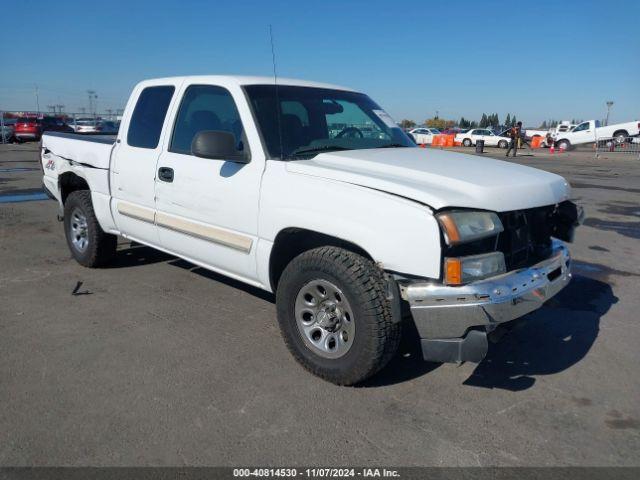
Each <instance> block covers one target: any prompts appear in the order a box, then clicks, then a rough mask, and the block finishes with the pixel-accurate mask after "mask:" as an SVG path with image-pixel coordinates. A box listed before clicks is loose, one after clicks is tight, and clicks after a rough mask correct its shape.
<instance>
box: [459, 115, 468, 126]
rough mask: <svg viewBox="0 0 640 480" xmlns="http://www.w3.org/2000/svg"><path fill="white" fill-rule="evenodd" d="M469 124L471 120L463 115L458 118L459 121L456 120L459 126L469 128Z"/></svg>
mask: <svg viewBox="0 0 640 480" xmlns="http://www.w3.org/2000/svg"><path fill="white" fill-rule="evenodd" d="M470 125H471V122H470V121H469V120H467V119H466V118H464V117H462V118H460V121H459V122H458V126H459V127H460V128H469V126H470Z"/></svg>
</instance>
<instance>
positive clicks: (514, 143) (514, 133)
mask: <svg viewBox="0 0 640 480" xmlns="http://www.w3.org/2000/svg"><path fill="white" fill-rule="evenodd" d="M521 125H522V122H518V124H517V125H514V126H513V127H511V130H509V138H510V139H511V141H510V142H509V149H508V150H507V155H506V156H507V157H508V156H509V152H511V150H513V156H514V157H515V156H516V153H518V140H520V126H521Z"/></svg>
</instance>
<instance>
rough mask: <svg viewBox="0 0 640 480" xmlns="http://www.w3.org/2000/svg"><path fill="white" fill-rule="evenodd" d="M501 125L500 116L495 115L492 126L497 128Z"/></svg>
mask: <svg viewBox="0 0 640 480" xmlns="http://www.w3.org/2000/svg"><path fill="white" fill-rule="evenodd" d="M499 125H500V119H499V118H498V114H497V113H494V114H493V118H492V121H491V126H492V127H496V128H497V127H498V126H499Z"/></svg>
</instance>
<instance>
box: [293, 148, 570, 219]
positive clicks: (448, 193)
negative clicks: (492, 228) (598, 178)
mask: <svg viewBox="0 0 640 480" xmlns="http://www.w3.org/2000/svg"><path fill="white" fill-rule="evenodd" d="M286 168H287V170H288V171H289V172H292V173H298V174H303V175H312V176H317V177H321V178H327V179H330V180H337V181H340V182H346V183H351V184H354V185H360V186H363V187H368V188H373V189H376V190H381V191H383V192H387V193H391V194H394V195H399V196H402V197H406V198H409V199H412V200H415V201H417V202H420V203H423V204H426V205H429V206H430V207H432V208H433V209H435V210H439V209H441V208H444V207H467V208H477V209H482V210H492V211H495V212H504V211H509V210H520V209H525V208H533V207H540V206H544V205H553V204H555V203H559V202H562V201H564V200H567V199H568V198H569V193H570V187H569V184H568V183H567V181H566V180H565V179H564V178H562V177H561V176H559V175H556V174H554V173H549V172H545V171H543V170H538V169H536V168H531V167H526V166H523V165H517V164H515V163H509V162H503V161H501V160H494V159H492V158H486V157H480V156H476V155H467V154H465V153H456V152H448V151H445V150H435V149H423V148H379V149H369V150H348V151H344V152H332V153H322V154H319V155H317V156H315V157H314V158H312V159H310V160H294V161H290V162H287V167H286Z"/></svg>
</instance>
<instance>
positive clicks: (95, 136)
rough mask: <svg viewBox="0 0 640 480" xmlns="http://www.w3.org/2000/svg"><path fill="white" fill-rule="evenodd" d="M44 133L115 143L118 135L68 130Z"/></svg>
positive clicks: (74, 138) (95, 141) (51, 135)
mask: <svg viewBox="0 0 640 480" xmlns="http://www.w3.org/2000/svg"><path fill="white" fill-rule="evenodd" d="M44 135H47V136H50V137H61V138H71V139H73V140H82V141H85V142H94V143H106V144H108V145H113V144H114V143H115V141H116V137H117V136H118V135H117V134H116V133H113V134H109V133H66V132H45V133H44Z"/></svg>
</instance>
